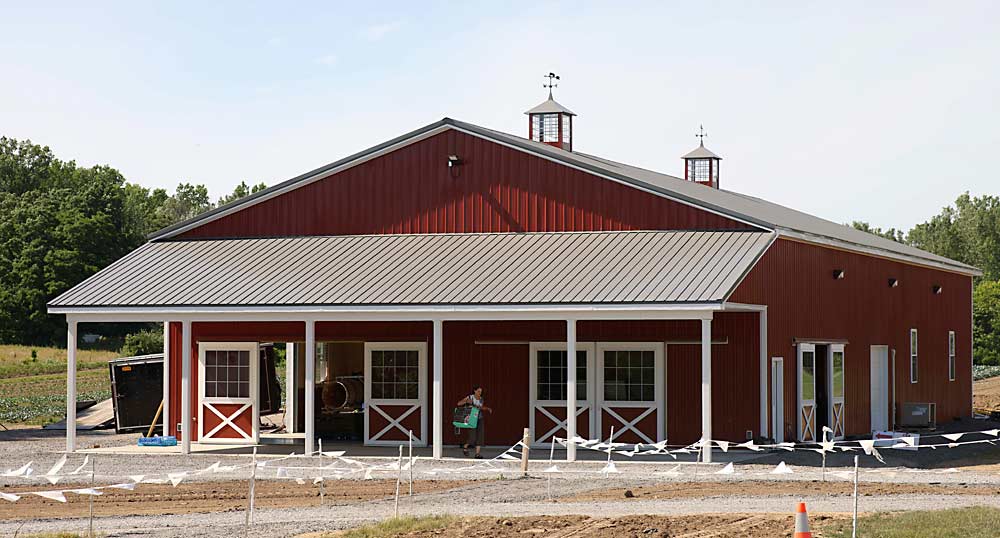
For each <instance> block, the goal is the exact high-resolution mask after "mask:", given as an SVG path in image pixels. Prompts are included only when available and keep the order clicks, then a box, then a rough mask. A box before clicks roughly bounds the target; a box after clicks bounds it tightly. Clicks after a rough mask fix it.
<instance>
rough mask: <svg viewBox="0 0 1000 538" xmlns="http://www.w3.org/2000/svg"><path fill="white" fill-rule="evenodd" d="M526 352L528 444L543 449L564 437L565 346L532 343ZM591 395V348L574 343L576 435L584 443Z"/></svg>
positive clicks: (590, 429)
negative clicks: (527, 363)
mask: <svg viewBox="0 0 1000 538" xmlns="http://www.w3.org/2000/svg"><path fill="white" fill-rule="evenodd" d="M528 348H529V353H530V354H531V357H530V366H529V374H528V383H529V389H528V390H529V397H530V405H529V406H528V407H529V415H528V427H529V428H531V439H532V444H533V445H536V446H538V447H546V446H549V444H551V442H552V437H553V436H556V437H563V438H565V437H566V343H565V342H534V343H532V344H530V345H529V347H528ZM594 392H595V388H594V344H588V343H577V346H576V434H577V435H579V436H580V437H583V438H584V439H590V438H591V437H593V432H594V417H595V413H594Z"/></svg>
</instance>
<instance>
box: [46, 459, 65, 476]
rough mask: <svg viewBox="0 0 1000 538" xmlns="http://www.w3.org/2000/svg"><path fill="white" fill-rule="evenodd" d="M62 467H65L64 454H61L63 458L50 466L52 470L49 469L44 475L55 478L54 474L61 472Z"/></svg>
mask: <svg viewBox="0 0 1000 538" xmlns="http://www.w3.org/2000/svg"><path fill="white" fill-rule="evenodd" d="M63 465H66V454H63V457H61V458H59V461H57V462H55V464H54V465H52V468H51V469H49V472H47V473H45V475H46V476H55V475H56V474H58V473H59V471H61V470H62V468H63ZM53 483H55V482H53Z"/></svg>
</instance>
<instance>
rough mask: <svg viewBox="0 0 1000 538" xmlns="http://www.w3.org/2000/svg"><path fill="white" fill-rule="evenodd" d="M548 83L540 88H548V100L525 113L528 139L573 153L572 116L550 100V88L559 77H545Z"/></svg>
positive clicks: (553, 75)
mask: <svg viewBox="0 0 1000 538" xmlns="http://www.w3.org/2000/svg"><path fill="white" fill-rule="evenodd" d="M545 78H547V79H549V81H548V83H546V84H543V85H542V87H544V88H548V90H549V98H548V99H546V100H545V102H543V103H542V104H540V105H538V106H536V107H535V108H532V109H531V110H529V111H527V112H525V114H527V115H528V138H530V139H531V140H534V141H535V142H542V143H544V144H548V145H550V146H555V147H557V148H560V149H564V150H566V151H573V116H576V114H574V113H573V112H572V111H571V110H570V109H568V108H566V107H564V106H562V105H560V104H559V103H557V102H556V100H555V99H553V98H552V88H556V87H558V86H559V84H557V83H556V81H557V80H559V75H556V74H555V73H549V74H548V75H545Z"/></svg>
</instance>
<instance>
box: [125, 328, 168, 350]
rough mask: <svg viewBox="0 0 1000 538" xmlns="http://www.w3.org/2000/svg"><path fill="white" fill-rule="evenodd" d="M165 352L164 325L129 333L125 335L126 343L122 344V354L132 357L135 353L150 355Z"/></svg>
mask: <svg viewBox="0 0 1000 538" xmlns="http://www.w3.org/2000/svg"><path fill="white" fill-rule="evenodd" d="M162 352H163V327H162V325H161V326H160V328H159V329H147V330H142V331H139V332H136V333H132V334H129V335H128V336H126V337H125V345H124V346H122V351H121V353H122V355H123V356H125V357H132V356H135V355H150V354H153V353H162Z"/></svg>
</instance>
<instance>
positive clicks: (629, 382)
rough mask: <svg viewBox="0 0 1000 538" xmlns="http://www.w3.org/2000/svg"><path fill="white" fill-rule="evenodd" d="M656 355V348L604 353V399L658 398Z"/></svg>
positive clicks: (639, 400) (623, 400)
mask: <svg viewBox="0 0 1000 538" xmlns="http://www.w3.org/2000/svg"><path fill="white" fill-rule="evenodd" d="M655 358H656V355H655V353H654V352H653V351H652V350H643V351H605V352H604V399H605V400H606V401H615V402H652V401H654V400H656V360H655Z"/></svg>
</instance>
